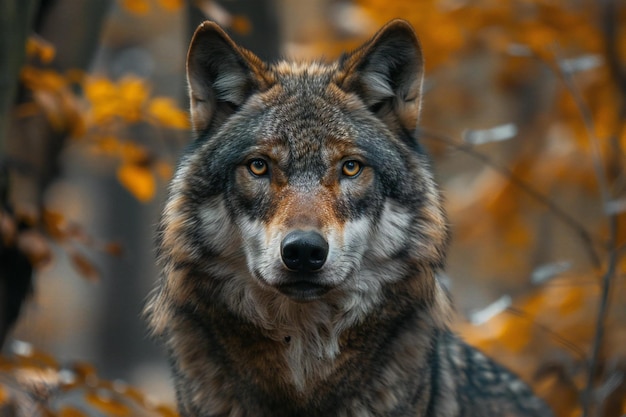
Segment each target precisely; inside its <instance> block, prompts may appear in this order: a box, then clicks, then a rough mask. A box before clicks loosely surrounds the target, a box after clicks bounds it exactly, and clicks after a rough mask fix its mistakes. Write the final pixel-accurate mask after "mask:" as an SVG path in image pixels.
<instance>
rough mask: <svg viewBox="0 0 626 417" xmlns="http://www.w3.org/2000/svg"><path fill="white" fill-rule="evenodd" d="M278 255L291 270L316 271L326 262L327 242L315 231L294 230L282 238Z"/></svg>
mask: <svg viewBox="0 0 626 417" xmlns="http://www.w3.org/2000/svg"><path fill="white" fill-rule="evenodd" d="M280 255H281V257H282V258H283V263H284V264H285V266H286V267H287V268H289V269H291V270H292V271H299V272H312V271H317V270H318V269H320V268H321V267H322V266H324V262H326V257H327V256H328V242H326V239H324V237H323V236H322V235H320V234H319V233H317V232H313V231H306V232H305V231H303V230H296V231H294V232H291V233H289V234H288V235H287V236H285V238H284V239H283V242H282V244H281V246H280Z"/></svg>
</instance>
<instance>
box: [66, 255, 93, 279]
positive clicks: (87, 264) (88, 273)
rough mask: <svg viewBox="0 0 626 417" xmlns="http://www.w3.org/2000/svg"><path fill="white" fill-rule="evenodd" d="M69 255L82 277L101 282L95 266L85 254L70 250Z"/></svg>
mask: <svg viewBox="0 0 626 417" xmlns="http://www.w3.org/2000/svg"><path fill="white" fill-rule="evenodd" d="M68 255H69V257H70V260H71V261H72V265H73V266H74V268H76V270H77V271H78V273H79V274H80V275H82V276H83V277H84V278H86V279H87V280H89V281H98V280H100V273H99V272H98V270H97V269H96V267H95V266H94V264H93V263H92V262H91V261H90V260H89V259H87V258H86V257H85V256H84V255H83V254H81V253H79V252H77V251H75V250H68Z"/></svg>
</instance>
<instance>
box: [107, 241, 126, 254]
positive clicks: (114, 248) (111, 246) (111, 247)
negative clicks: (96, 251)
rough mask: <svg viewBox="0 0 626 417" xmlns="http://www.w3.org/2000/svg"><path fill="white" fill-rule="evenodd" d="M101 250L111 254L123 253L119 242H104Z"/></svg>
mask: <svg viewBox="0 0 626 417" xmlns="http://www.w3.org/2000/svg"><path fill="white" fill-rule="evenodd" d="M102 250H103V251H104V252H106V253H108V254H109V255H112V256H122V255H123V254H124V248H123V247H122V244H121V243H119V242H109V243H106V244H105V245H104V247H103V248H102Z"/></svg>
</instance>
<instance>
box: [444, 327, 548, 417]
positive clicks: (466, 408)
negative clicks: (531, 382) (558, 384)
mask: <svg viewBox="0 0 626 417" xmlns="http://www.w3.org/2000/svg"><path fill="white" fill-rule="evenodd" d="M437 348H438V349H437V350H438V352H439V353H438V355H437V360H438V363H437V364H434V365H433V366H435V367H436V368H437V371H438V372H437V377H438V383H439V384H438V385H439V386H440V387H451V390H452V392H449V393H447V394H448V395H450V394H451V395H453V396H455V397H456V401H457V402H458V404H459V408H460V410H459V415H460V416H467V417H487V416H509V417H551V416H552V415H553V414H552V412H551V411H550V409H549V408H548V406H547V405H546V403H545V402H544V401H543V400H541V399H540V398H538V397H537V396H536V395H535V394H534V393H533V391H532V390H531V389H530V387H529V386H528V385H527V384H526V383H525V382H524V381H523V380H522V379H521V378H520V377H519V376H517V375H516V374H514V373H513V372H511V371H510V370H508V369H506V368H505V367H504V366H502V365H500V364H499V363H497V362H496V361H495V360H493V359H491V358H489V357H488V356H486V355H485V354H483V353H482V352H481V351H480V350H478V349H476V348H475V347H473V346H470V345H469V344H467V343H465V342H464V341H463V340H461V339H460V338H459V337H458V336H456V335H455V334H454V333H452V332H451V331H447V332H444V333H442V334H441V336H440V337H439V339H438V344H437Z"/></svg>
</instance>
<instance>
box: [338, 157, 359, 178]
mask: <svg viewBox="0 0 626 417" xmlns="http://www.w3.org/2000/svg"><path fill="white" fill-rule="evenodd" d="M341 172H343V175H345V176H346V177H354V176H356V175H358V174H359V172H361V164H360V163H359V162H358V161H346V162H344V163H343V166H342V167H341Z"/></svg>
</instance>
